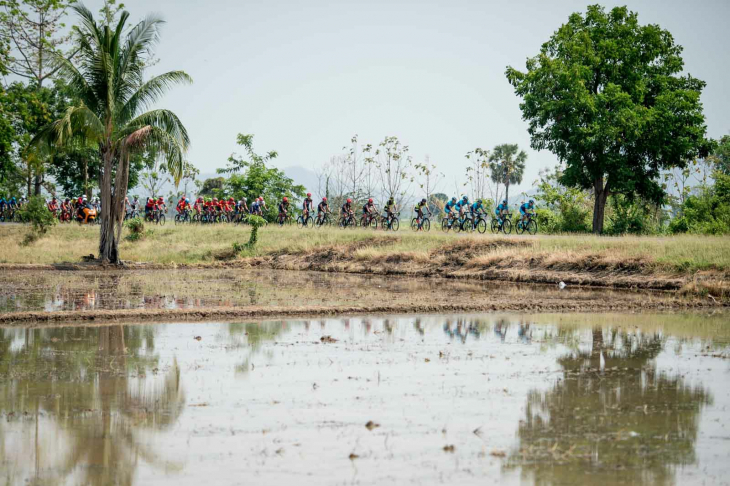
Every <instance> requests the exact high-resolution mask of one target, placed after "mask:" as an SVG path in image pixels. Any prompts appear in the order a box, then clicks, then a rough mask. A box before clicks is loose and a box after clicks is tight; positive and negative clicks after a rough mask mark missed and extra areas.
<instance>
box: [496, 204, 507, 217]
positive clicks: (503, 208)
mask: <svg viewBox="0 0 730 486" xmlns="http://www.w3.org/2000/svg"><path fill="white" fill-rule="evenodd" d="M508 209H509V206H508V205H507V204H500V205H499V206H497V209H495V210H494V214H496V215H497V216H499V214H500V213H501V212H502V211H503V210H504V211H506V210H508Z"/></svg>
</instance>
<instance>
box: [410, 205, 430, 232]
mask: <svg viewBox="0 0 730 486" xmlns="http://www.w3.org/2000/svg"><path fill="white" fill-rule="evenodd" d="M424 208H425V209H426V212H428V215H429V217H430V216H431V210H430V209H429V208H428V203H427V202H426V198H423V199H421V201H420V202H418V203H417V204H416V207H415V208H413V210H414V211H415V212H416V218H417V219H418V229H419V230H420V229H421V226H422V225H423V218H424V216H423V210H424Z"/></svg>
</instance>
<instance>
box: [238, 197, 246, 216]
mask: <svg viewBox="0 0 730 486" xmlns="http://www.w3.org/2000/svg"><path fill="white" fill-rule="evenodd" d="M238 212H239V213H240V214H246V213H248V204H246V198H245V197H242V198H241V200H240V201H238Z"/></svg>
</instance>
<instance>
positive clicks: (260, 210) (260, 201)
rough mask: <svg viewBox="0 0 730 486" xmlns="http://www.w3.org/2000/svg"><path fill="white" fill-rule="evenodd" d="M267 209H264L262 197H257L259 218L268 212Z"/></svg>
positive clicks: (264, 203) (264, 202) (264, 204)
mask: <svg viewBox="0 0 730 486" xmlns="http://www.w3.org/2000/svg"><path fill="white" fill-rule="evenodd" d="M268 210H269V208H267V207H266V201H264V196H260V197H259V212H260V213H261V214H259V216H261V215H263V214H264V211H268Z"/></svg>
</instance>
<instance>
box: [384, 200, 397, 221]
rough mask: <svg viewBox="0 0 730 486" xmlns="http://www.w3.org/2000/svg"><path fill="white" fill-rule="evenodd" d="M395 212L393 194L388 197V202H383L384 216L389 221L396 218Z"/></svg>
mask: <svg viewBox="0 0 730 486" xmlns="http://www.w3.org/2000/svg"><path fill="white" fill-rule="evenodd" d="M397 212H398V207H397V206H396V205H395V199H393V196H390V198H388V202H387V203H385V217H386V218H387V219H388V221H391V220H393V219H395V218H396V216H395V214H396V213H397Z"/></svg>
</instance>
